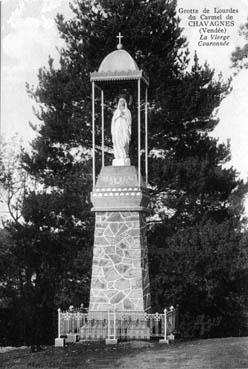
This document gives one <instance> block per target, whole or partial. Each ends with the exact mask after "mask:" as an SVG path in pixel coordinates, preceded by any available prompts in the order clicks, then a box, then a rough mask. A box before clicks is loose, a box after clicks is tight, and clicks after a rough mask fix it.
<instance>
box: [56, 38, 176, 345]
mask: <svg viewBox="0 0 248 369" xmlns="http://www.w3.org/2000/svg"><path fill="white" fill-rule="evenodd" d="M118 38H119V44H118V45H117V50H115V51H113V52H111V53H110V54H109V55H107V56H106V57H105V58H104V60H103V61H102V63H101V65H100V67H99V69H98V71H96V72H93V73H91V75H90V79H91V83H92V178H93V189H92V193H91V201H92V204H93V208H92V211H94V212H95V233H94V247H93V266H92V277H91V288H90V304H89V310H88V312H87V313H86V312H82V311H80V310H75V311H74V310H73V311H71V309H69V311H61V310H60V309H58V338H56V339H55V346H63V345H64V344H65V342H72V341H73V342H76V341H77V339H79V338H80V339H81V340H86V341H87V340H102V339H105V340H106V341H105V342H106V343H107V344H116V343H117V341H118V339H120V340H122V339H124V340H127V339H150V338H152V337H156V338H163V339H162V341H161V342H164V343H168V342H169V341H168V339H167V338H168V337H170V336H169V335H171V334H172V333H174V332H175V330H176V314H177V309H174V308H173V307H171V308H170V310H169V311H167V309H164V311H163V313H162V314H161V313H160V314H159V313H155V314H153V313H151V297H150V283H149V271H148V252H147V237H146V215H147V212H148V203H149V192H148V189H147V185H148V140H147V131H148V122H147V105H148V102H147V90H148V85H149V80H148V78H147V76H146V75H145V73H144V72H143V71H142V70H140V69H139V68H138V66H137V64H136V63H135V61H134V59H133V58H132V57H131V55H130V54H129V53H128V52H127V51H125V50H123V49H122V44H121V41H120V40H121V38H122V36H121V35H120V34H119V36H118ZM113 84H114V85H115V86H117V87H118V88H119V90H121V89H124V86H125V90H126V88H127V87H128V88H129V89H131V92H132V93H134V95H136V94H135V92H136V89H137V95H136V96H137V99H136V102H135V105H136V107H135V109H137V119H136V118H133V117H135V114H134V108H133V109H132V111H130V110H129V108H128V104H127V100H126V99H125V98H124V97H123V96H121V97H119V99H118V103H117V106H116V109H113V112H112V119H110V120H109V121H107V125H108V127H107V128H109V132H110V131H111V138H112V146H113V154H114V158H113V160H112V165H108V166H106V165H105V142H104V141H105V140H104V135H105V122H104V118H105V104H104V92H105V90H106V89H108V88H109V87H111V85H113ZM97 91H100V95H101V114H100V118H101V126H100V127H99V111H98V112H97V114H96V112H95V105H96V103H97V101H98V100H99V99H96V96H95V93H96V92H97ZM141 107H142V108H141ZM141 112H143V120H142V119H141V118H142V115H141ZM132 115H133V117H132ZM97 119H98V121H97ZM142 123H143V131H144V132H145V139H144V140H143V146H142V140H141V138H142V136H141V128H142ZM96 124H98V127H96ZM134 125H137V130H136V129H134V130H133V128H134ZM99 128H101V141H102V142H101V154H102V155H101V164H102V165H101V170H100V173H99V174H98V176H97V180H96V162H95V159H96V155H95V152H96V149H99V146H96V142H95V140H96V138H95V132H96V129H97V132H98V133H99ZM135 128H136V127H135ZM136 131H137V134H138V137H137V143H138V145H137V153H138V157H137V165H136V166H135V165H133V164H134V163H131V160H130V157H129V147H130V141H131V135H132V134H134V133H133V132H136ZM142 153H144V166H143V167H144V173H141V167H142V165H141V164H142V161H141V155H142ZM132 160H133V158H132ZM142 174H144V180H143V177H142ZM173 337H174V336H173Z"/></svg>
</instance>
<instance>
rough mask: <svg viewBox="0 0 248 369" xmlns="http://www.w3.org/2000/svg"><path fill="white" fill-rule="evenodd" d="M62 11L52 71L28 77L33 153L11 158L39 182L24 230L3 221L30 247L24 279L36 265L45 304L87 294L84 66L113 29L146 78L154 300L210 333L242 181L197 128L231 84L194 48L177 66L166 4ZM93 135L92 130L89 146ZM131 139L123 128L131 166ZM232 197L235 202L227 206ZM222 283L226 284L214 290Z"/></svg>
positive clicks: (178, 44) (181, 42)
mask: <svg viewBox="0 0 248 369" xmlns="http://www.w3.org/2000/svg"><path fill="white" fill-rule="evenodd" d="M71 8H72V10H73V12H74V17H73V18H72V19H70V20H65V19H64V18H63V16H62V15H58V16H57V18H56V22H57V26H58V30H59V32H60V35H61V37H62V38H63V39H64V40H65V42H66V47H65V48H64V49H62V50H60V67H59V68H58V69H55V68H54V66H53V60H52V58H49V63H48V67H44V68H42V69H40V70H39V74H38V78H39V82H38V86H37V87H36V88H35V87H31V86H29V85H27V88H28V92H29V94H30V96H31V97H32V98H33V99H34V100H35V101H36V102H37V103H38V104H39V106H40V108H39V111H37V113H36V115H37V117H38V118H39V119H40V121H41V124H40V127H38V128H37V131H38V134H37V138H36V139H35V140H34V141H33V143H32V153H31V154H28V153H26V154H25V155H23V158H22V165H23V167H24V168H25V170H26V171H27V172H28V173H29V175H30V176H31V178H33V179H34V180H35V181H36V183H38V184H39V186H40V187H39V190H37V189H36V190H33V191H31V192H30V193H29V194H28V196H26V198H25V201H24V206H23V211H22V215H23V218H24V220H25V232H24V233H23V228H22V230H19V229H18V228H17V227H13V228H12V234H14V235H16V236H15V239H16V242H18V243H20V242H23V246H24V245H25V250H26V251H25V252H26V255H29V256H28V258H26V259H25V263H24V264H25V268H26V281H27V283H31V282H32V281H31V279H32V275H34V274H33V273H35V276H36V287H37V288H39V291H40V294H41V296H40V297H41V300H42V301H44V300H43V297H44V294H47V292H45V291H47V290H49V297H48V296H47V297H46V299H45V301H46V303H47V304H48V305H49V306H50V308H51V309H52V307H54V308H55V307H58V305H60V306H62V307H63V306H65V305H66V304H68V302H69V300H68V296H70V303H73V304H76V303H78V302H79V301H80V302H81V301H82V300H84V301H83V302H85V301H86V300H87V294H88V292H89V277H90V262H91V247H92V244H93V238H92V236H93V229H94V219H93V216H92V214H91V213H90V207H91V204H90V199H89V193H90V190H91V158H90V156H91V155H90V148H91V144H92V142H91V140H92V138H91V137H92V136H91V90H90V82H89V73H90V72H91V71H93V70H95V69H97V68H98V67H99V65H100V62H101V61H102V59H103V58H104V57H105V56H106V55H107V54H108V53H109V52H111V51H113V50H114V49H115V47H116V39H115V37H113V35H116V34H118V33H119V31H121V32H122V34H124V35H125V41H124V46H125V48H126V49H127V50H128V51H129V52H130V54H131V55H132V56H134V58H135V59H136V61H137V63H138V64H139V65H140V67H142V68H143V69H145V70H147V71H148V73H149V77H150V81H151V85H150V91H149V147H150V152H149V167H150V187H151V199H152V201H151V210H152V217H151V218H150V225H149V233H148V236H149V254H150V272H151V281H152V287H153V288H152V302H153V305H154V308H157V309H159V310H162V309H163V307H164V306H165V305H167V304H171V303H179V304H181V311H182V314H181V316H182V323H183V324H184V323H185V322H186V321H187V319H188V317H189V316H190V319H191V321H192V320H193V322H195V321H196V320H197V319H198V320H199V319H201V317H203V321H204V319H205V318H206V319H210V321H211V322H210V325H211V327H214V328H215V330H216V327H217V328H218V327H223V326H224V319H222V318H223V316H224V315H225V312H226V310H225V311H223V310H222V311H220V309H218V296H219V291H220V290H221V291H222V301H224V300H225V298H230V293H229V291H230V289H229V285H230V283H231V280H232V278H233V275H234V274H235V273H234V272H233V271H230V272H229V271H227V270H226V269H225V268H228V266H229V265H230V261H231V260H232V261H233V262H234V264H235V266H236V270H238V269H239V268H241V266H240V264H239V263H238V260H239V256H240V254H241V249H240V247H239V245H240V243H239V242H238V241H239V236H240V213H239V212H237V211H234V209H236V210H237V208H239V209H240V208H241V207H242V195H243V192H242V188H243V186H244V184H243V183H242V181H240V180H238V179H237V173H236V171H235V170H234V169H233V168H231V169H223V168H222V164H224V163H225V162H227V161H228V160H229V159H230V149H229V146H228V145H224V144H219V143H218V141H217V140H216V139H213V138H211V137H210V136H209V135H208V133H209V132H210V131H211V130H213V128H214V127H215V126H216V124H217V123H218V118H217V116H216V108H217V107H218V106H219V104H220V102H221V101H222V99H223V98H224V97H225V96H226V95H227V94H228V92H229V91H230V81H227V82H224V81H223V79H222V77H221V75H220V76H215V74H214V71H213V70H211V69H210V67H209V66H208V65H207V64H205V65H203V66H201V65H200V64H199V61H198V58H197V55H195V57H194V63H193V66H192V68H191V69H190V70H189V69H188V65H189V53H188V51H187V43H186V40H185V38H184V37H183V36H182V30H181V28H180V27H179V19H177V18H176V1H172V0H159V1H157V0H156V1H155V0H150V1H141V0H139V1H138V0H128V1H109V0H102V1H100V0H99V1H95V2H94V3H92V1H89V0H86V1H82V0H77V1H75V2H74V5H71ZM115 94H116V90H110V91H109V96H108V97H109V100H110V102H109V103H108V106H107V109H106V110H107V113H106V114H107V117H106V121H110V116H111V111H112V108H113V105H114V101H113V96H114V95H115ZM136 103H137V101H136V97H135V95H134V105H135V104H136ZM134 105H133V107H131V109H132V114H133V119H134V121H135V119H136V115H135V114H136V113H135V110H136V109H134ZM100 134H101V132H100V127H98V128H97V130H96V140H97V145H99V146H100ZM136 137H137V134H136V132H135V125H133V134H132V140H131V160H132V162H133V163H135V160H136V159H135V158H136V157H137V156H136V147H137V145H136ZM106 143H107V144H108V143H110V132H107V133H106ZM96 154H97V158H98V157H99V152H98V151H97V153H96ZM108 160H110V158H109V159H108ZM97 170H99V160H98V168H97ZM235 193H236V194H237V196H236V199H237V198H238V200H237V201H236V207H233V206H232V198H233V197H234V196H235ZM238 194H239V196H238ZM20 232H22V233H21V236H20ZM24 239H25V242H24V241H21V240H24ZM226 243H227V248H225V247H226ZM213 260H216V263H215V265H214V266H213V265H212V261H213ZM202 266H205V267H206V268H205V269H204V270H202ZM217 271H218V273H217ZM215 272H216V273H217V274H216V275H215ZM224 272H225V273H224ZM222 273H224V274H223V275H224V277H223V276H222ZM229 282H230V283H229ZM225 283H226V286H228V287H226V289H225V290H222V287H223V286H225ZM42 286H45V287H44V288H43V287H42ZM42 291H43V292H42ZM192 304H193V306H194V310H193V311H192ZM212 304H213V308H212V309H211V308H210V307H211V306H212ZM207 307H208V309H207ZM206 311H207V313H206ZM204 314H205V315H204ZM219 318H220V319H219ZM197 333H199V332H197Z"/></svg>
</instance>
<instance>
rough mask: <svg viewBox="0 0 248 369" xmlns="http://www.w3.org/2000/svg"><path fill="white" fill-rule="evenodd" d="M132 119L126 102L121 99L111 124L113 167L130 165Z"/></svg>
mask: <svg viewBox="0 0 248 369" xmlns="http://www.w3.org/2000/svg"><path fill="white" fill-rule="evenodd" d="M131 123H132V117H131V113H130V110H129V109H128V107H127V102H126V100H125V99H124V98H123V97H121V98H120V99H119V101H118V106H117V109H116V110H115V111H114V114H113V117H112V122H111V135H112V142H113V149H114V157H115V158H114V160H113V163H112V164H113V165H116V166H117V165H130V159H129V143H130V138H131Z"/></svg>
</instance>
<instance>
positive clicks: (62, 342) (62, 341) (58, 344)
mask: <svg viewBox="0 0 248 369" xmlns="http://www.w3.org/2000/svg"><path fill="white" fill-rule="evenodd" d="M60 322H61V309H60V308H59V309H58V337H57V338H55V344H54V346H55V347H64V345H65V339H64V338H60V335H61V329H60Z"/></svg>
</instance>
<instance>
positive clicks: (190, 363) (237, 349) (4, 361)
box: [0, 337, 248, 369]
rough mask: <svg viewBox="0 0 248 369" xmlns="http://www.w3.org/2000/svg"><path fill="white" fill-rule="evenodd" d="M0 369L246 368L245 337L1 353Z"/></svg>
mask: <svg viewBox="0 0 248 369" xmlns="http://www.w3.org/2000/svg"><path fill="white" fill-rule="evenodd" d="M0 368H1V369H31V368H42V369H48V368H56V369H74V368H80V369H101V368H105V369H112V368H119V369H183V368H188V369H241V368H242V369H245V368H246V369H248V337H242V338H220V339H208V340H195V341H187V342H176V343H174V344H170V345H165V344H163V345H162V344H159V343H156V342H152V343H151V342H135V341H134V342H123V343H119V344H118V345H117V346H105V344H104V343H103V344H99V343H95V344H93V343H90V344H89V343H78V344H74V345H70V346H69V345H68V346H66V347H64V348H54V347H51V346H50V347H43V350H42V351H40V352H37V353H30V350H29V349H22V350H15V351H10V352H6V353H1V354H0Z"/></svg>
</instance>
